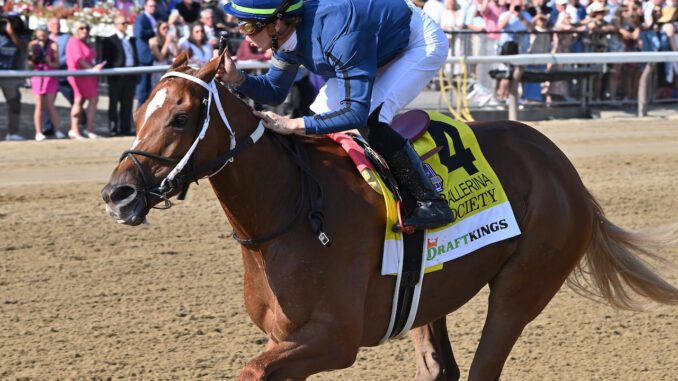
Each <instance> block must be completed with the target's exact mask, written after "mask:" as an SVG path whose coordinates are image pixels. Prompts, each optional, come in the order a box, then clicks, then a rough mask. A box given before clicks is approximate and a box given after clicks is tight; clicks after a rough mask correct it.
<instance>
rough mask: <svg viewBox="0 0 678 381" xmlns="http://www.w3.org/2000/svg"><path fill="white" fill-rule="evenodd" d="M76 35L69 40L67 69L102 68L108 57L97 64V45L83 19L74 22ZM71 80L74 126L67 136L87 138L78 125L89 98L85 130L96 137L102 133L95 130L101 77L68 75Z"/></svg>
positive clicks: (92, 137) (69, 81) (93, 137)
mask: <svg viewBox="0 0 678 381" xmlns="http://www.w3.org/2000/svg"><path fill="white" fill-rule="evenodd" d="M74 27H75V28H74V31H73V37H71V38H70V39H69V40H68V44H66V66H68V70H83V69H94V70H101V69H102V68H103V67H104V65H106V61H104V62H101V63H98V64H94V62H95V59H96V56H97V52H96V49H95V48H94V46H92V45H90V44H89V42H88V39H89V29H90V27H89V25H88V24H87V23H86V22H84V21H77V22H76V23H75V25H74ZM68 83H70V84H71V86H72V87H73V98H74V99H73V108H71V130H70V131H68V136H69V137H70V138H71V139H84V138H85V136H83V135H82V134H81V133H80V130H79V129H78V118H79V117H80V113H82V110H83V107H84V104H85V102H87V109H86V110H85V114H86V115H87V125H86V131H85V132H86V134H87V137H89V138H90V139H97V138H100V137H101V136H99V135H97V134H95V133H94V114H95V113H96V109H97V102H98V101H99V90H98V85H97V83H98V81H97V77H95V76H83V77H68Z"/></svg>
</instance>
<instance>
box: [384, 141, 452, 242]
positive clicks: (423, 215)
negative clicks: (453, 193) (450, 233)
mask: <svg viewBox="0 0 678 381" xmlns="http://www.w3.org/2000/svg"><path fill="white" fill-rule="evenodd" d="M384 159H385V160H386V162H387V163H388V166H389V167H390V168H391V173H393V175H394V176H395V178H396V180H397V181H398V183H399V184H400V185H401V186H403V187H405V188H406V189H407V191H409V192H410V194H412V196H413V197H414V198H415V199H416V200H417V207H416V208H414V210H412V211H411V212H410V213H409V214H408V215H407V217H403V225H405V226H412V227H414V228H415V229H434V228H439V227H441V226H445V225H447V224H450V223H452V222H454V220H455V218H454V214H452V210H450V207H449V206H448V205H447V202H445V200H443V199H442V198H440V195H438V192H436V190H435V188H433V184H432V183H431V180H430V179H429V178H428V176H427V175H426V172H424V167H423V165H422V163H421V160H420V159H419V155H417V152H415V150H414V148H412V146H411V145H410V143H405V145H404V146H403V148H402V149H400V150H398V151H396V152H395V153H394V154H392V155H390V157H384Z"/></svg>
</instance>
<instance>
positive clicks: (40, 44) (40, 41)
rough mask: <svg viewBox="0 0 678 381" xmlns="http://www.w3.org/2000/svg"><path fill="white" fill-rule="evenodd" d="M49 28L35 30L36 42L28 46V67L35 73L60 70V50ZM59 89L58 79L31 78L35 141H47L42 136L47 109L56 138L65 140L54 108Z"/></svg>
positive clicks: (41, 26) (39, 27)
mask: <svg viewBox="0 0 678 381" xmlns="http://www.w3.org/2000/svg"><path fill="white" fill-rule="evenodd" d="M47 33H48V32H47V26H46V25H40V26H38V28H37V29H36V30H35V40H33V41H31V42H30V43H29V44H28V65H29V66H30V67H31V68H33V70H35V71H43V70H55V69H58V68H59V48H58V46H57V44H56V42H54V41H52V40H50V39H49V35H48V34H47ZM58 87H59V78H57V77H31V88H32V89H33V95H34V96H35V112H34V113H33V121H34V124H35V140H37V141H41V140H45V135H43V134H42V125H43V124H44V120H45V118H44V116H43V110H44V109H45V107H46V108H47V113H48V114H49V119H50V120H51V121H52V125H53V126H54V129H55V132H56V137H57V138H58V139H63V138H65V136H64V134H63V133H62V132H61V131H59V114H58V113H57V111H56V108H54V98H55V97H56V93H57V89H58Z"/></svg>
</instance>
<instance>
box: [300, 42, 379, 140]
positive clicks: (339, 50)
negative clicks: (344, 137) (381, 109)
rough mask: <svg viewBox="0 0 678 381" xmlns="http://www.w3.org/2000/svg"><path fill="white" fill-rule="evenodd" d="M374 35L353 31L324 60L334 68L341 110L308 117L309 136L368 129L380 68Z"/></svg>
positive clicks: (307, 130) (334, 45)
mask: <svg viewBox="0 0 678 381" xmlns="http://www.w3.org/2000/svg"><path fill="white" fill-rule="evenodd" d="M369 41H375V38H374V36H370V35H366V33H365V32H362V31H361V32H352V33H347V34H345V35H343V36H342V37H341V38H339V39H338V40H337V41H335V42H334V44H333V46H332V49H331V50H330V51H326V52H324V58H325V60H326V62H327V64H329V65H330V66H331V67H333V68H334V71H335V75H336V78H337V90H338V97H339V104H340V107H339V108H338V109H335V110H331V111H328V112H324V113H321V114H317V115H313V116H305V117H303V119H304V125H305V127H306V133H307V134H328V133H333V132H340V131H346V130H352V129H356V128H360V127H363V126H365V124H366V123H367V117H368V115H369V112H370V104H371V99H372V85H373V83H374V78H375V76H376V69H377V47H376V44H374V43H373V44H371V43H369Z"/></svg>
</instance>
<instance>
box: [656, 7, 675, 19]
mask: <svg viewBox="0 0 678 381" xmlns="http://www.w3.org/2000/svg"><path fill="white" fill-rule="evenodd" d="M676 18H678V12H676V7H671V6H666V7H664V8H662V16H661V17H660V18H659V20H657V22H658V23H668V22H674V21H676Z"/></svg>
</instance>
